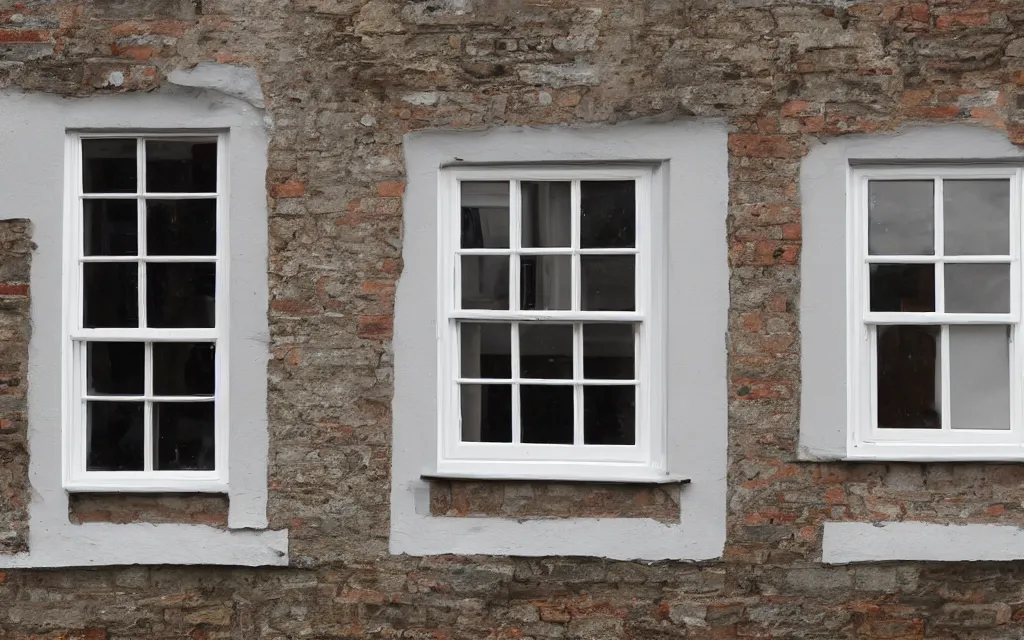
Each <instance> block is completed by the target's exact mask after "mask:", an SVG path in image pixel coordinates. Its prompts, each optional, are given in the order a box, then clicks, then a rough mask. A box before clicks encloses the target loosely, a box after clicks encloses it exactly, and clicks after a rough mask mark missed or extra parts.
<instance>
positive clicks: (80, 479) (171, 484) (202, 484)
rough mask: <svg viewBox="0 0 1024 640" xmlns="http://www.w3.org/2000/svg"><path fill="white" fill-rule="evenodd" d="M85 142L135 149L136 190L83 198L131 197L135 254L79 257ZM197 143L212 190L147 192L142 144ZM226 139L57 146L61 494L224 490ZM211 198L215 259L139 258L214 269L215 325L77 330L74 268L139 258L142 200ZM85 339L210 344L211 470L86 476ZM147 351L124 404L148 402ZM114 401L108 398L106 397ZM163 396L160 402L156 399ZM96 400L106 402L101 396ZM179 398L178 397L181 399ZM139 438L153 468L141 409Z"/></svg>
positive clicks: (136, 133)
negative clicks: (134, 390) (140, 388)
mask: <svg viewBox="0 0 1024 640" xmlns="http://www.w3.org/2000/svg"><path fill="white" fill-rule="evenodd" d="M89 138H135V139H136V144H137V152H136V162H137V189H136V191H135V193H116V194H93V193H90V194H88V198H109V199H115V198H117V199H134V200H136V201H137V202H138V205H139V206H138V212H139V225H140V226H139V239H138V243H139V245H138V246H139V252H138V255H136V256H101V257H100V256H97V257H85V256H83V250H82V249H83V242H82V229H81V225H80V224H79V220H81V218H82V201H83V199H85V196H84V195H83V185H82V175H83V171H82V154H81V150H82V140H85V139H89ZM160 138H165V139H195V138H203V139H208V140H216V142H217V187H216V193H214V194H209V193H202V194H199V193H170V194H168V193H159V194H156V193H152V194H151V193H147V192H146V190H145V185H146V173H145V171H146V166H145V155H144V148H145V141H146V140H153V139H160ZM227 144H228V134H227V133H226V132H224V131H222V130H216V131H210V130H191V129H190V130H179V131H174V132H167V131H154V132H150V131H145V130H117V131H104V132H96V133H93V132H68V134H67V138H66V143H65V173H64V178H65V187H64V193H65V200H64V229H63V231H64V243H63V244H64V266H63V274H62V277H63V283H64V286H63V300H64V303H63V309H64V312H63V319H62V323H63V333H64V336H65V340H64V343H63V345H62V349H61V352H62V353H61V358H62V362H63V384H62V404H63V419H62V420H61V424H62V427H63V428H62V433H63V437H62V458H63V460H64V464H63V469H64V471H63V486H64V488H65V489H67V490H68V491H110V492H154V491H160V492H209V493H226V492H227V489H228V426H229V402H228V388H229V385H228V360H229V358H228V354H229V343H228V331H227V327H228V321H229V317H228V315H229V309H228V300H229V291H228V287H229V282H230V277H229V262H230V261H229V259H228V257H229V256H230V252H229V247H228V225H227V211H228V187H229V185H228V175H229V172H228V167H227V158H228V153H227ZM200 197H201V198H215V199H216V202H217V203H216V207H217V214H216V215H217V218H216V228H217V245H216V255H214V256H202V257H177V256H160V257H147V258H145V261H146V262H214V263H215V264H216V265H217V267H216V268H217V270H216V298H215V310H214V317H215V326H214V327H213V328H209V329H197V328H196V329H192V328H186V329H176V328H134V329H133V328H101V329H95V328H84V327H83V326H82V324H83V322H82V320H83V318H82V297H81V295H82V286H81V279H82V273H83V269H82V264H83V263H84V262H86V261H96V262H117V261H121V262H133V263H141V262H142V261H143V259H142V258H140V257H139V256H140V255H142V253H143V251H144V247H145V241H146V238H145V229H146V228H145V220H146V218H145V201H146V199H147V198H153V199H161V200H173V199H190V198H200ZM145 313H146V282H145V278H140V279H139V319H140V324H144V323H145V320H144V319H145ZM86 341H132V342H143V341H147V342H160V341H186V342H187V341H201V342H206V341H210V342H213V343H214V344H215V345H216V350H215V360H214V362H215V365H214V366H215V376H214V385H215V387H214V388H215V392H214V402H215V410H214V421H215V424H214V448H215V453H214V460H215V469H214V470H212V471H154V470H150V471H86V410H85V404H86V403H85V400H84V390H83V387H82V385H83V381H84V379H85V375H86V374H85V366H86V363H85V344H86ZM151 365H152V348H151V347H147V348H146V385H145V386H146V393H145V395H144V396H143V397H142V398H140V397H138V396H133V397H132V400H135V401H138V400H140V399H141V400H148V399H152V393H151V389H152V372H151V371H152V366H151ZM114 398H115V399H116V396H115V397H114ZM161 398H163V397H161ZM104 399H109V398H107V397H104ZM182 399H185V398H182ZM146 412H147V419H146V425H147V427H146V431H145V440H144V445H143V450H144V456H145V466H146V468H147V469H151V468H152V466H153V442H152V436H153V429H152V427H151V425H150V423H151V422H152V420H151V418H150V417H149V415H148V414H149V413H151V412H150V411H149V409H148V405H147V409H146Z"/></svg>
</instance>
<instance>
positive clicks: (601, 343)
mask: <svg viewBox="0 0 1024 640" xmlns="http://www.w3.org/2000/svg"><path fill="white" fill-rule="evenodd" d="M633 336H634V329H633V325H631V324H585V325H583V377H584V378H592V379H598V380H600V379H615V380H632V379H633V376H634V375H635V371H636V370H635V367H634V365H633V359H634V355H635V353H636V352H635V348H634V340H633Z"/></svg>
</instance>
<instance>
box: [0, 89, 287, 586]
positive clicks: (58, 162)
mask: <svg viewBox="0 0 1024 640" xmlns="http://www.w3.org/2000/svg"><path fill="white" fill-rule="evenodd" d="M0 111H2V112H3V113H4V114H5V117H6V118H7V119H8V122H10V123H11V126H10V127H7V128H4V129H0V149H17V150H18V151H17V153H0V193H3V194H4V199H3V202H2V203H0V218H28V219H29V220H30V221H31V222H32V241H33V243H34V244H35V245H36V249H35V251H34V253H33V256H32V266H31V282H30V285H31V291H32V305H31V320H32V335H31V339H30V342H29V363H28V367H29V369H28V388H29V394H28V439H29V451H30V458H29V482H30V484H31V496H32V497H31V500H30V502H29V505H28V507H29V550H28V551H27V552H25V553H19V554H14V555H9V556H0V568H31V567H75V566H104V565H131V564H142V565H160V564H182V565H201V564H211V565H233V566H259V565H275V566H285V565H287V564H288V532H287V531H272V530H267V453H268V432H267V410H266V390H267V378H266V373H265V372H266V363H267V360H268V359H269V346H268V345H269V331H268V327H267V313H266V310H267V298H268V295H267V266H266V265H267V209H266V188H265V179H266V152H267V143H268V139H267V132H266V129H265V126H266V124H265V122H264V116H263V112H262V111H261V110H260V109H257V108H254V107H253V106H251V105H250V104H247V103H245V102H242V101H241V100H238V99H234V98H227V97H225V96H224V95H222V94H218V93H216V92H211V91H204V90H199V89H188V90H180V89H175V88H174V87H173V86H170V85H169V86H168V87H166V88H164V89H162V90H161V91H159V92H153V93H147V94H127V95H117V96H100V97H93V98H88V99H82V100H74V101H69V100H65V99H62V98H59V97H56V96H50V95H45V94H31V93H30V94H25V93H20V92H4V91H0ZM69 131H82V132H111V131H147V132H160V131H174V132H178V131H204V132H217V131H226V132H227V134H226V136H227V143H226V146H225V151H224V153H225V155H226V157H227V162H226V163H225V166H226V167H227V171H228V172H229V175H230V183H231V185H232V186H233V190H232V197H231V202H230V204H229V210H228V212H227V214H228V216H229V217H230V220H231V222H232V224H231V225H230V228H229V230H228V232H229V234H230V245H231V292H230V301H229V304H228V305H227V306H228V308H229V309H230V313H229V314H228V315H229V316H230V317H229V319H228V323H229V324H228V327H229V328H230V331H231V335H233V336H235V337H236V338H237V339H235V340H233V341H232V343H231V346H230V354H229V356H228V357H229V358H230V362H231V369H232V376H231V379H230V381H229V386H230V392H231V397H232V398H234V399H237V398H244V399H245V401H244V402H233V403H231V405H230V407H229V416H230V421H229V423H228V429H227V437H228V440H229V447H228V448H229V452H228V458H229V459H228V466H229V467H230V471H231V473H230V484H229V485H228V486H226V487H222V488H221V490H222V491H225V492H226V493H227V494H228V497H229V499H230V504H229V510H228V527H227V529H218V528H215V527H210V526H205V525H192V524H148V523H137V524H111V523H87V524H80V525H79V524H72V523H71V522H69V519H68V492H67V490H66V489H65V488H64V486H63V473H62V469H63V460H64V456H63V453H62V437H61V433H62V406H63V405H62V402H63V397H62V395H63V384H62V379H61V378H62V376H61V375H59V373H58V372H60V371H61V368H62V363H63V354H62V351H63V348H64V347H63V345H64V343H65V339H66V335H67V334H66V333H65V332H64V327H63V318H62V309H63V308H64V296H63V288H62V279H63V275H62V274H63V269H62V263H63V259H64V256H65V254H66V252H65V245H64V242H65V240H66V238H65V235H64V229H63V224H62V221H63V218H64V208H63V207H64V198H65V195H66V194H65V190H64V184H65V180H66V172H67V170H68V167H67V165H66V164H65V152H66V147H67V133H68V132H69Z"/></svg>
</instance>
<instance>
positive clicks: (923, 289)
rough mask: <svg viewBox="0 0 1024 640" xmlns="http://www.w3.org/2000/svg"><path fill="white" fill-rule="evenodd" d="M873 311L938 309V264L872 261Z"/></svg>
mask: <svg viewBox="0 0 1024 640" xmlns="http://www.w3.org/2000/svg"><path fill="white" fill-rule="evenodd" d="M871 310H872V311H906V312H915V311H935V265H933V264H873V265H871Z"/></svg>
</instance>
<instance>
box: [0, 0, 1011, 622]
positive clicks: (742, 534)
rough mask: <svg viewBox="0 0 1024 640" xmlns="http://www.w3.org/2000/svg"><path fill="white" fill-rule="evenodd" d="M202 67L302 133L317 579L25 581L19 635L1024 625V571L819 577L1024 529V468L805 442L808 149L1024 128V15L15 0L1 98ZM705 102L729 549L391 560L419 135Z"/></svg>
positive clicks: (898, 9) (291, 336)
mask: <svg viewBox="0 0 1024 640" xmlns="http://www.w3.org/2000/svg"><path fill="white" fill-rule="evenodd" d="M203 62H205V63H211V62H213V63H218V62H219V63H231V64H234V65H240V66H246V67H251V68H253V69H255V70H256V71H257V73H258V75H259V78H260V81H261V83H262V88H263V92H264V95H265V97H266V108H267V116H268V121H269V122H270V123H271V125H270V126H271V127H272V138H271V143H270V157H269V171H268V175H267V192H268V197H269V204H270V211H271V220H270V238H271V240H270V242H271V246H270V264H269V277H270V291H271V304H270V309H269V317H270V327H271V340H272V345H271V346H272V351H273V354H274V358H273V360H272V362H271V363H270V367H269V379H268V385H269V412H270V414H269V418H270V436H271V437H270V457H269V461H270V472H269V482H270V503H269V517H270V524H271V526H272V527H274V528H288V529H289V530H290V536H291V538H290V539H291V549H290V557H291V562H292V566H291V567H290V568H289V569H287V570H262V571H260V570H229V569H214V568H196V567H193V568H187V567H182V568H147V567H132V568H126V569H95V570H75V571H67V570H64V571H35V570H33V571H29V570H18V571H11V572H8V573H3V572H0V637H2V638H28V637H33V638H65V639H70V638H78V639H89V640H100V639H114V638H118V639H120V638H142V637H145V638H183V637H190V638H195V639H199V638H290V637H311V638H408V639H428V638H429V639H432V640H439V639H440V640H447V639H467V640H468V639H479V638H491V639H494V640H498V639H513V638H580V639H583V638H586V639H604V638H634V639H639V638H643V639H659V638H676V637H693V638H733V637H748V638H854V637H864V638H923V637H928V638H991V639H994V638H1011V637H1018V636H1020V635H1021V634H1024V591H1022V590H1021V587H1020V584H1021V582H1022V580H1024V565H1021V564H1019V563H1005V564H982V563H973V564H967V563H964V564H943V565H938V564H931V565H929V564H912V563H886V564H883V565H877V566H872V565H866V566H853V567H829V566H823V565H822V564H821V563H820V557H821V530H822V523H823V522H826V521H837V520H855V521H865V522H867V521H876V520H880V521H896V520H919V521H928V522H942V523H947V522H948V523H961V522H999V523H1006V524H1024V509H1022V506H1021V505H1022V503H1024V488H1022V487H1021V480H1022V479H1024V471H1022V470H1021V468H1020V467H1019V466H1013V465H983V464H888V465H881V464H878V465H867V464H839V463H828V464H819V463H806V462H798V461H797V455H796V445H797V443H796V439H797V431H798V429H797V419H798V415H797V412H798V394H799V391H800V381H799V348H800V346H799V345H800V339H799V338H800V336H799V329H798V317H797V311H796V310H797V308H798V297H799V294H800V285H799V280H798V264H799V260H800V245H801V221H800V202H799V184H798V178H799V175H798V174H799V171H798V169H799V163H800V159H801V157H802V156H803V154H804V152H805V149H806V146H807V142H808V141H809V140H812V139H821V140H825V141H827V140H828V139H829V138H830V137H833V136H840V135H846V134H855V133H863V132H885V131H893V130H896V129H897V128H899V127H900V126H902V125H905V124H911V123H938V122H941V123H949V122H960V123H966V124H971V125H975V126H979V127H990V128H995V129H999V130H1003V131H1005V132H1006V135H1007V136H1008V137H1009V138H1010V139H1011V140H1012V141H1014V142H1016V143H1024V97H1022V93H1024V5H1022V4H1021V3H1020V2H1019V1H1018V0H972V1H968V0H930V1H917V2H907V1H894V0H868V1H865V2H845V1H842V0H834V1H829V2H825V1H821V2H812V1H802V2H801V1H788V2H783V1H764V2H757V1H755V0H721V1H715V0H491V1H484V0H258V1H257V0H201V1H200V0H133V1H131V2H129V1H126V0H125V1H122V0H94V1H92V2H85V1H82V0H77V1H76V0H25V1H23V2H17V3H12V2H10V0H0V90H11V91H42V92H50V93H54V94H59V95H63V96H69V97H86V96H89V95H95V94H108V93H123V92H130V91H160V90H161V87H162V86H165V85H166V84H167V80H166V78H167V76H168V75H169V74H170V73H171V72H172V71H174V70H176V69H179V68H186V67H189V66H191V65H195V64H198V63H203ZM693 116H698V117H699V116H715V117H726V118H727V119H728V120H729V122H730V124H731V126H732V128H733V133H732V134H731V137H730V143H729V151H730V158H731V160H730V185H729V188H730V221H729V230H728V237H727V238H723V242H728V243H729V247H730V266H731V270H732V271H731V273H732V280H731V296H732V298H731V312H730V326H729V350H730V399H731V400H730V425H729V442H730V469H729V483H730V494H729V524H728V542H727V545H726V549H725V555H724V558H723V559H722V560H720V561H716V562H709V563H703V564H700V565H695V564H686V563H655V564H645V563H626V562H609V561H603V560H600V559H584V558H544V559H531V560H524V559H517V558H493V557H473V558H464V557H436V558H422V559H416V558H407V557H391V556H389V555H388V550H387V549H388V546H387V536H388V504H387V499H388V494H389V466H390V463H389V460H390V442H391V433H390V405H391V390H392V387H391V378H392V367H391V347H390V336H391V327H392V310H393V302H394V300H393V297H394V287H395V282H396V280H397V278H398V277H399V276H400V274H401V270H402V263H401V246H402V228H401V205H402V195H403V185H404V177H403V176H404V169H403V159H402V152H401V141H402V135H403V134H405V133H407V132H409V131H413V130H417V129H423V128H430V127H449V128H468V127H481V126H495V125H507V124H514V125H540V124H544V125H600V124H608V123H614V122H620V121H624V120H630V119H637V118H643V117H656V118H661V119H665V118H682V117H693ZM0 126H2V114H0ZM11 152H15V153H16V152H17V150H8V149H2V150H0V153H11ZM0 195H2V194H0ZM0 214H2V215H0V217H17V212H7V211H3V210H2V204H0ZM30 246H31V231H30V229H28V228H27V226H26V225H25V224H24V223H21V222H16V221H15V222H0V335H2V337H3V340H2V342H0V479H2V480H3V484H2V485H0V553H8V552H10V551H16V550H20V549H22V548H23V547H24V544H25V531H24V527H23V524H22V523H23V522H24V507H25V503H26V500H27V497H28V496H27V492H26V489H25V484H24V480H25V471H24V468H25V464H26V458H25V453H24V433H25V429H26V425H25V420H24V393H25V386H24V372H25V368H26V364H25V363H26V358H27V342H28V336H29V330H30V327H29V326H28V321H27V305H28V303H29V300H28V290H27V283H28V278H27V269H28V264H29V248H30ZM503 491H507V489H503ZM580 491H581V492H583V491H586V489H580ZM525 515H527V516H532V515H537V514H533V513H530V514H525ZM510 516H511V514H510ZM511 517H515V516H511Z"/></svg>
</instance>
